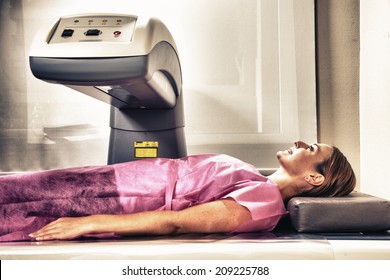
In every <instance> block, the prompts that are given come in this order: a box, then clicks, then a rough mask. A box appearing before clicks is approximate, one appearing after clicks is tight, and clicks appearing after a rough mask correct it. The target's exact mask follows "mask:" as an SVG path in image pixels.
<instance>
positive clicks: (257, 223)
mask: <svg viewBox="0 0 390 280" xmlns="http://www.w3.org/2000/svg"><path fill="white" fill-rule="evenodd" d="M240 184H245V186H242V187H241V188H240V189H238V190H235V191H233V192H231V193H229V194H227V195H226V196H225V197H224V198H232V199H234V200H235V201H236V202H237V203H239V204H240V205H242V206H244V207H246V208H247V209H248V210H249V211H250V213H251V215H252V219H251V220H249V221H247V222H245V223H243V224H241V225H239V226H238V227H237V228H236V229H234V230H233V232H256V231H263V232H264V231H272V230H273V229H274V228H275V226H276V225H277V224H278V222H279V220H280V218H281V217H282V216H283V215H285V214H287V211H286V208H285V206H284V203H283V199H282V197H281V195H280V192H279V189H278V187H277V186H276V185H275V184H273V183H270V182H256V181H247V182H242V183H240Z"/></svg>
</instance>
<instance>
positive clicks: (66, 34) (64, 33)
mask: <svg viewBox="0 0 390 280" xmlns="http://www.w3.org/2000/svg"><path fill="white" fill-rule="evenodd" d="M73 32H74V30H73V29H65V30H64V31H62V34H61V37H72V35H73Z"/></svg>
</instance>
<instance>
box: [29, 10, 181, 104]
mask: <svg viewBox="0 0 390 280" xmlns="http://www.w3.org/2000/svg"><path fill="white" fill-rule="evenodd" d="M30 68H31V71H32V73H33V75H34V76H35V77H36V78H38V79H41V80H44V81H47V82H50V83H58V84H63V85H65V86H68V87H70V88H73V89H75V90H78V91H80V92H82V93H84V94H87V95H89V96H92V97H94V98H96V99H99V100H101V101H104V102H106V103H108V104H110V105H113V106H114V107H116V108H119V109H124V108H141V109H156V108H157V109H164V108H173V107H175V106H176V100H177V98H178V96H179V95H180V94H181V88H182V75H181V67H180V61H179V57H178V53H177V47H176V44H175V42H174V40H173V38H172V35H171V33H170V32H169V30H168V29H167V28H166V26H165V25H164V24H163V23H162V22H161V21H160V20H158V19H156V18H145V19H143V18H139V17H137V16H133V15H121V14H81V15H71V16H65V17H61V18H60V19H58V20H57V21H56V22H54V23H53V24H52V25H51V26H50V27H46V28H42V30H41V31H40V32H39V33H38V35H37V36H36V38H35V40H34V42H33V44H32V48H31V52H30Z"/></svg>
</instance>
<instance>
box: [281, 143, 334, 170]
mask: <svg viewBox="0 0 390 280" xmlns="http://www.w3.org/2000/svg"><path fill="white" fill-rule="evenodd" d="M332 153H333V148H332V147H331V146H329V145H326V144H312V145H309V144H306V143H305V142H302V141H296V142H294V145H293V146H292V147H291V148H290V149H287V150H285V151H280V152H278V153H277V158H278V160H279V163H280V165H281V166H282V167H283V168H284V169H285V170H286V171H287V172H288V173H289V174H291V175H299V174H304V175H307V174H306V173H307V172H316V166H317V165H318V164H319V163H321V162H323V161H324V160H326V159H328V158H329V157H330V156H331V155H332Z"/></svg>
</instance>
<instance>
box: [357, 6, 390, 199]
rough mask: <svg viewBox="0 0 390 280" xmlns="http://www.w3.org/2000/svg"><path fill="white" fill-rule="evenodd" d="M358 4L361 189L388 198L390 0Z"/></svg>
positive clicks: (389, 158) (389, 170)
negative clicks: (359, 20) (359, 15)
mask: <svg viewBox="0 0 390 280" xmlns="http://www.w3.org/2000/svg"><path fill="white" fill-rule="evenodd" d="M360 3H361V7H360V11H361V23H360V24H361V56H360V58H361V72H360V73H361V74H360V131H361V190H362V191H363V192H366V193H369V194H373V195H377V196H381V197H385V198H387V199H390V145H389V143H390V140H389V138H390V17H389V12H390V1H387V0H376V1H370V0H362V1H360Z"/></svg>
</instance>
